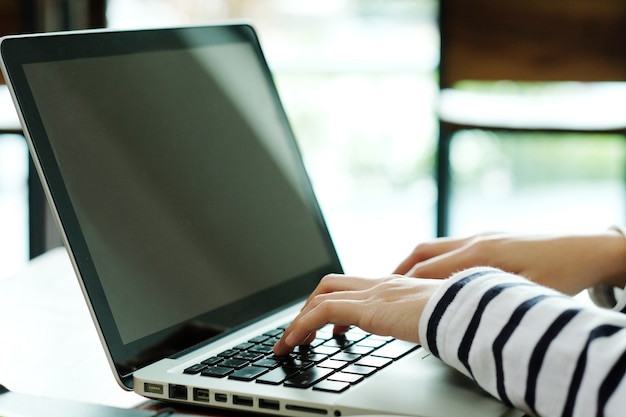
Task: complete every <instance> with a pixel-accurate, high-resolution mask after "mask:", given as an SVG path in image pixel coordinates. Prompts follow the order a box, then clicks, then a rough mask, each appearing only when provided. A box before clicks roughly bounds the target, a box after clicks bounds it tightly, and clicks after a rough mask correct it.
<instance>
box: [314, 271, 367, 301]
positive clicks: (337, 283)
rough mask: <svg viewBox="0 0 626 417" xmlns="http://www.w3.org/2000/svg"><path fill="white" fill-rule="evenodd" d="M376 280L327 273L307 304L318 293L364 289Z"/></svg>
mask: <svg viewBox="0 0 626 417" xmlns="http://www.w3.org/2000/svg"><path fill="white" fill-rule="evenodd" d="M376 281H377V280H376V279H372V278H363V277H354V276H350V275H342V274H330V275H326V276H325V277H324V278H322V279H321V280H320V282H319V284H318V285H317V288H315V290H313V292H312V293H311V295H309V297H308V298H307V301H306V303H305V305H306V304H308V303H309V302H310V301H311V300H312V299H313V298H315V297H317V296H318V295H321V294H330V293H334V292H343V291H362V290H365V289H368V288H371V287H372V286H373V285H375V283H376Z"/></svg>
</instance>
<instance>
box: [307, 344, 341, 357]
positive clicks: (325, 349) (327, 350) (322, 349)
mask: <svg viewBox="0 0 626 417" xmlns="http://www.w3.org/2000/svg"><path fill="white" fill-rule="evenodd" d="M340 350H341V349H339V348H338V347H331V346H316V347H314V348H313V349H311V352H313V353H319V354H321V355H326V356H331V355H334V354H335V353H337V352H339V351H340Z"/></svg>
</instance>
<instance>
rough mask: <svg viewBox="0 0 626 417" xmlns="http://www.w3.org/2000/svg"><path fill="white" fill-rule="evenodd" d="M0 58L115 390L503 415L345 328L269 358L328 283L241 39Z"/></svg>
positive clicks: (39, 39)
mask: <svg viewBox="0 0 626 417" xmlns="http://www.w3.org/2000/svg"><path fill="white" fill-rule="evenodd" d="M0 52H1V58H2V70H3V73H4V75H5V78H6V80H7V82H8V85H9V88H10V91H11V94H12V97H13V99H14V102H15V105H16V107H17V109H18V113H19V116H20V120H21V123H22V126H23V129H24V132H25V136H26V138H27V141H28V144H29V148H30V152H31V154H32V157H33V160H34V162H35V165H36V167H37V171H38V174H39V176H40V178H41V180H42V183H43V184H44V189H45V192H46V195H47V198H48V200H49V203H50V205H51V208H52V212H53V215H54V217H55V219H56V220H57V222H58V225H59V227H60V230H61V233H62V237H63V239H64V243H65V245H66V247H67V249H68V252H69V254H70V258H71V260H72V263H73V266H74V268H75V271H76V275H77V276H78V280H79V283H80V285H81V288H82V290H83V293H84V295H85V299H86V301H87V304H88V306H89V309H90V312H91V314H92V316H93V319H94V323H95V325H96V327H97V330H98V332H99V336H100V338H101V340H102V344H103V346H104V349H105V351H106V355H107V358H108V360H109V362H110V365H111V368H112V370H113V372H114V373H115V375H116V378H117V380H118V382H119V383H120V385H121V386H122V387H123V388H125V389H127V390H134V391H135V392H137V393H138V394H141V395H143V396H145V397H148V398H153V399H157V400H164V401H172V402H179V403H185V404H194V405H199V406H207V407H217V408H223V409H230V410H240V411H246V412H257V413H265V414H273V415H288V416H303V417H310V416H324V415H326V416H350V415H357V414H361V415H363V414H366V415H372V414H388V415H415V416H456V415H464V416H481V417H486V416H502V415H509V413H511V412H512V410H509V409H507V408H506V407H505V406H504V405H502V404H501V403H500V402H498V401H496V400H495V399H493V398H491V397H490V396H489V395H488V394H486V393H485V392H484V391H482V390H481V389H480V388H478V387H477V386H476V385H475V384H474V383H473V382H472V381H470V380H469V379H468V378H466V377H465V376H463V375H461V374H460V373H458V372H457V371H455V370H453V369H451V368H449V367H448V366H446V365H444V364H443V363H441V362H440V361H439V360H437V359H436V358H433V357H432V356H431V355H429V354H428V353H427V352H426V351H425V350H424V349H422V348H421V347H419V346H416V345H413V344H411V343H407V342H404V341H400V340H393V339H390V338H386V337H379V336H376V335H370V334H367V333H365V332H363V331H361V330H360V329H356V328H354V329H351V330H350V331H349V332H348V333H347V334H346V335H344V336H341V337H339V336H334V335H333V333H332V329H331V328H330V327H327V328H324V329H321V330H320V331H319V332H318V333H317V338H316V340H315V341H314V342H313V343H312V344H311V345H310V346H303V347H300V348H298V349H297V350H296V352H294V354H293V355H292V356H289V357H275V356H274V355H273V354H272V352H271V346H272V345H273V343H274V342H275V341H276V340H277V338H278V337H279V336H280V333H281V331H282V330H281V329H283V328H284V326H285V325H286V324H288V323H289V322H290V320H292V319H293V317H294V316H295V315H296V314H297V312H298V311H299V309H300V308H301V306H302V303H303V301H304V300H305V299H306V297H307V295H308V294H309V293H310V292H311V291H312V290H313V289H314V288H315V286H316V284H317V283H318V281H319V279H320V278H321V277H323V276H324V275H326V274H328V273H341V272H342V268H341V264H340V261H339V259H338V256H337V253H336V251H335V248H334V247H333V243H332V239H331V236H330V233H329V230H328V228H327V226H326V224H325V222H324V218H323V215H322V212H321V210H320V207H319V205H318V203H317V201H316V199H315V195H314V192H313V188H312V186H311V183H310V181H309V178H308V177H307V173H306V171H305V167H304V164H303V161H302V158H301V155H300V152H299V150H298V148H297V145H296V141H295V140H294V136H293V133H292V130H291V129H290V127H289V123H288V120H287V117H286V114H285V111H284V109H283V107H282V105H281V102H280V99H279V96H278V94H277V90H276V87H275V85H274V83H273V80H272V74H271V72H270V70H269V69H268V65H267V63H266V61H265V59H264V56H263V53H262V50H261V47H260V45H259V41H258V39H257V36H256V34H255V31H254V29H253V28H252V27H251V26H250V25H247V24H239V23H232V24H231V23H229V24H222V25H212V26H201V27H184V28H161V29H142V30H123V31H114V30H92V31H78V32H64V33H50V34H35V35H24V36H9V37H5V38H3V39H2V40H1V41H0ZM330 99H332V98H330V97H329V100H330ZM84 371H85V372H89V370H88V369H85V370H84Z"/></svg>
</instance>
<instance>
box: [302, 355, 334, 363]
mask: <svg viewBox="0 0 626 417" xmlns="http://www.w3.org/2000/svg"><path fill="white" fill-rule="evenodd" d="M327 357H328V355H322V354H320V353H302V354H299V355H298V357H297V358H298V360H301V361H303V362H313V363H317V362H321V361H323V360H324V359H326V358H327Z"/></svg>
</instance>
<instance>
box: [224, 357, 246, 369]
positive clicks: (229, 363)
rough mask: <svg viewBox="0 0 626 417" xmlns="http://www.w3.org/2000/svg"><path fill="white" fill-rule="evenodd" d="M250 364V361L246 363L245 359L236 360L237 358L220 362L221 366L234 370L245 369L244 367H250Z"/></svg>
mask: <svg viewBox="0 0 626 417" xmlns="http://www.w3.org/2000/svg"><path fill="white" fill-rule="evenodd" d="M249 364H250V361H246V360H243V359H236V358H228V359H224V360H223V361H222V362H220V366H226V367H228V368H233V369H240V368H243V367H244V366H248V365H249Z"/></svg>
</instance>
